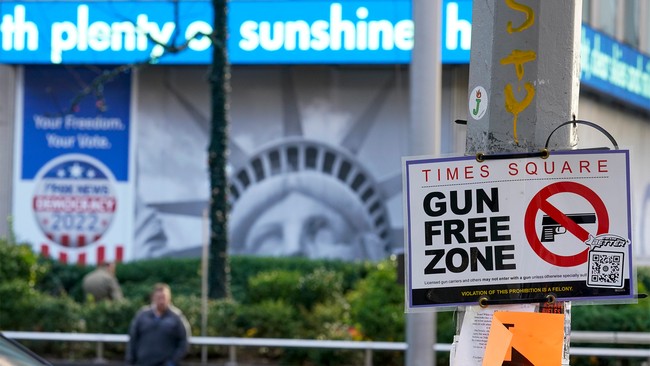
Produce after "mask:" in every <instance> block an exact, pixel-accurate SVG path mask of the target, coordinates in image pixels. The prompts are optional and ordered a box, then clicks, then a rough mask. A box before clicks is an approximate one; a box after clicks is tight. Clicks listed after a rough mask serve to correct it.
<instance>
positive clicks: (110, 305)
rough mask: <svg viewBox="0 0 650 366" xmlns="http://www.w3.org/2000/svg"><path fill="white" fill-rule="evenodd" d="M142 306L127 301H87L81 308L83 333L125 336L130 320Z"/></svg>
mask: <svg viewBox="0 0 650 366" xmlns="http://www.w3.org/2000/svg"><path fill="white" fill-rule="evenodd" d="M141 306H142V305H141V304H139V303H136V302H135V301H130V300H128V299H126V300H121V301H98V302H94V301H87V302H86V303H84V304H83V306H82V312H81V313H82V317H83V319H84V326H85V329H84V330H85V331H86V332H88V333H108V334H126V333H128V332H129V324H130V323H131V319H132V318H133V316H134V315H135V314H136V312H137V311H138V310H139V309H140V307H141Z"/></svg>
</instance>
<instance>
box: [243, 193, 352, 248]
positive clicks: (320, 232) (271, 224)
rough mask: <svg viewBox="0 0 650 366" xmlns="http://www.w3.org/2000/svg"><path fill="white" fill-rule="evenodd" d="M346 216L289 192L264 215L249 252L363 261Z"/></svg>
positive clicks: (256, 223) (254, 230)
mask: <svg viewBox="0 0 650 366" xmlns="http://www.w3.org/2000/svg"><path fill="white" fill-rule="evenodd" d="M355 237H356V236H355V233H354V230H353V228H352V226H351V225H350V224H349V223H348V222H347V221H346V220H345V218H344V216H343V215H342V214H341V213H339V212H337V211H336V210H334V209H333V208H331V207H329V206H327V205H326V204H324V203H322V202H319V201H318V200H316V199H314V198H311V197H309V196H307V195H304V194H301V193H299V192H292V193H289V194H288V195H287V196H286V197H284V198H283V199H282V200H281V201H279V202H278V203H277V204H276V205H273V206H271V207H270V208H269V209H268V210H266V211H264V212H261V213H260V214H259V216H258V217H257V219H256V220H255V221H254V222H253V223H252V224H251V226H250V230H249V231H248V235H247V236H246V242H245V247H246V252H248V253H251V254H257V255H269V256H304V257H308V258H332V259H346V260H350V259H357V258H358V259H362V258H361V257H362V255H363V251H362V249H361V248H360V247H359V245H360V244H359V243H356V242H357V240H355V239H354V238H355Z"/></svg>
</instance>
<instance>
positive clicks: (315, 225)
mask: <svg viewBox="0 0 650 366" xmlns="http://www.w3.org/2000/svg"><path fill="white" fill-rule="evenodd" d="M44 6H48V8H47V9H56V10H54V11H53V10H48V11H45V10H43V9H44V8H43V7H44ZM49 6H52V7H51V8H50V7H49ZM175 6H176V8H175ZM210 6H211V3H210V2H209V1H207V0H206V1H181V2H137V1H133V2H117V3H116V2H102V1H93V2H76V1H69V2H62V3H57V4H56V5H55V6H53V5H52V4H51V3H47V2H29V3H25V2H4V3H3V5H2V7H1V8H0V12H2V17H1V18H0V19H2V24H1V25H0V30H1V31H2V47H3V50H2V52H1V53H0V63H2V64H3V65H2V66H0V85H2V86H1V87H0V132H1V133H0V167H2V171H4V172H5V174H4V175H3V176H2V177H0V204H1V205H0V215H1V216H2V217H9V218H11V220H10V221H11V222H10V223H9V222H5V221H4V220H3V222H1V223H0V235H6V234H7V233H9V230H10V224H11V226H12V227H13V230H14V232H15V234H16V236H17V238H18V240H21V241H26V242H30V243H31V244H32V245H33V246H34V247H35V248H36V249H37V250H38V251H41V252H47V253H48V254H49V255H52V256H55V257H58V258H60V259H62V260H66V261H69V262H84V263H86V262H89V263H92V262H95V261H99V260H101V259H103V258H111V259H113V258H115V259H121V260H137V259H143V258H152V257H159V256H179V255H196V256H198V255H199V254H200V248H201V245H202V240H203V239H202V238H203V234H202V230H204V229H203V227H204V222H203V220H204V219H203V215H204V212H205V209H206V207H207V204H208V199H209V190H210V187H209V180H208V167H207V146H208V143H209V132H210V103H211V101H210V89H209V88H210V85H209V80H208V70H209V63H210V58H211V51H210V49H211V48H210V47H211V43H210V41H209V39H207V37H204V36H203V34H208V33H210V32H211V30H212V27H211V14H212V10H211V8H210ZM229 7H230V8H229V24H228V27H229V41H228V45H227V47H228V54H229V58H230V62H231V64H232V66H231V77H232V78H231V86H232V91H231V94H230V96H229V116H230V128H229V135H230V146H229V149H230V155H229V165H228V173H229V178H230V184H231V187H230V200H231V207H232V210H231V212H230V219H229V224H230V227H229V232H230V251H231V253H233V254H259V255H276V256H293V255H296V256H307V257H312V258H343V259H379V258H383V257H386V256H387V255H389V254H391V253H395V252H399V251H401V250H402V248H403V236H404V234H403V219H402V214H403V208H402V200H403V198H402V178H401V159H402V157H403V156H405V155H407V153H408V151H409V149H408V144H409V137H410V136H411V134H414V133H417V131H410V130H409V129H408V126H409V123H408V121H409V118H410V116H409V106H410V104H409V62H410V50H411V49H412V47H413V41H414V40H413V27H414V24H413V21H412V20H411V4H410V1H409V0H385V1H379V0H365V1H363V0H357V1H346V2H337V1H331V0H317V1H291V2H286V1H265V2H250V1H237V0H231V1H230V2H229ZM442 11H443V13H442V20H443V24H442V27H443V29H442V34H441V37H442V38H441V39H442V42H441V43H442V46H443V50H442V61H443V82H442V111H441V112H442V121H443V129H442V135H443V136H442V139H441V144H442V145H443V146H442V149H441V151H445V152H446V153H447V154H450V155H462V154H463V153H464V151H465V127H464V126H463V125H460V124H456V123H454V121H455V120H463V119H466V118H467V114H468V110H467V98H468V90H467V87H468V74H469V49H470V43H471V42H470V41H471V25H472V14H471V13H472V3H471V1H469V0H457V1H452V0H445V1H443V9H442ZM175 14H178V16H176V15H175ZM603 14H610V15H609V16H602V15H603ZM611 14H616V15H617V16H615V17H612V16H611ZM632 19H633V20H632ZM648 19H650V9H649V6H648V5H647V4H646V3H645V2H643V1H638V0H637V1H632V0H626V1H604V0H602V1H597V0H592V1H587V0H584V11H583V20H584V23H583V27H582V39H581V45H582V46H581V47H582V49H581V96H580V102H579V116H578V118H579V119H583V120H589V121H592V122H595V123H597V124H599V125H600V126H602V127H603V128H605V129H606V130H607V131H609V132H610V133H611V134H612V135H613V136H614V137H615V138H616V140H617V142H618V144H619V146H620V147H621V148H626V149H630V151H631V154H630V155H631V185H632V192H631V201H632V211H633V212H632V216H633V222H632V224H633V230H634V233H633V237H634V240H633V243H634V244H633V247H634V252H635V254H636V255H637V257H638V258H640V259H641V260H643V259H646V258H650V229H646V228H647V227H650V172H649V171H648V170H647V169H646V165H647V164H645V162H644V158H645V157H647V156H650V146H648V144H647V143H646V141H648V140H649V139H650V57H649V56H648V53H649V52H650V40H649V38H650V30H649V29H648V28H647V25H646V23H647V20H648ZM152 39H153V40H155V41H156V42H158V43H155V42H152V41H151V40H152ZM161 45H173V46H176V47H177V48H182V49H183V51H181V52H177V53H173V52H170V48H169V47H168V48H165V47H162V46H161ZM578 138H579V139H580V144H579V147H594V146H607V147H611V143H610V142H609V140H607V139H606V138H604V137H603V136H602V135H601V134H600V133H599V132H598V131H595V130H594V131H592V130H589V129H588V128H583V127H580V128H579V129H578Z"/></svg>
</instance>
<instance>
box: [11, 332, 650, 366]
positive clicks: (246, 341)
mask: <svg viewBox="0 0 650 366" xmlns="http://www.w3.org/2000/svg"><path fill="white" fill-rule="evenodd" d="M2 333H3V334H4V335H5V336H6V337H8V338H12V339H15V340H32V341H60V342H90V343H96V345H97V347H96V360H98V361H101V360H104V346H103V345H104V343H126V342H128V340H129V336H128V335H126V334H98V333H51V332H16V331H3V332H2ZM190 343H191V344H192V345H193V346H202V347H206V346H226V347H228V350H229V351H228V363H227V365H229V366H236V365H237V348H240V347H271V348H329V349H345V350H364V351H365V358H364V365H366V366H371V365H372V355H373V351H406V349H407V344H406V343H405V342H367V341H334V340H311V339H279V338H231V337H192V338H191V339H190ZM571 343H572V344H573V343H596V344H621V345H650V333H634V332H585V331H573V332H571ZM433 347H434V349H435V350H436V351H437V352H449V351H450V349H451V345H450V344H444V343H438V344H435V345H434V346H433ZM570 354H571V355H574V356H599V357H623V358H642V359H647V360H648V365H650V349H648V348H647V347H644V348H642V349H628V348H600V347H571V351H570ZM202 362H203V363H207V359H206V358H204V359H202Z"/></svg>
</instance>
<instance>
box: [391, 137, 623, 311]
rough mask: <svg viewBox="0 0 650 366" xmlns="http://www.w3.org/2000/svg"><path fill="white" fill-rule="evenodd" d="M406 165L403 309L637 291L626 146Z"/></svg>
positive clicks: (414, 160) (408, 161)
mask: <svg viewBox="0 0 650 366" xmlns="http://www.w3.org/2000/svg"><path fill="white" fill-rule="evenodd" d="M402 165H403V183H404V217H405V221H406V222H405V225H404V227H405V258H406V266H405V268H406V272H407V273H406V277H407V283H406V285H407V286H406V287H407V288H406V302H407V304H406V307H407V311H418V310H422V309H427V308H431V307H438V306H457V305H470V304H477V303H478V302H479V300H481V298H485V299H488V300H502V301H504V302H507V301H509V300H515V301H516V300H521V299H537V298H539V299H540V301H543V299H545V298H546V297H547V296H549V295H550V296H553V297H555V298H556V299H558V300H565V301H566V300H592V301H593V300H601V299H602V300H609V301H611V300H616V299H630V298H633V297H634V293H633V289H634V283H633V280H634V276H633V275H632V269H633V265H632V242H631V240H632V228H631V223H630V220H631V213H630V183H629V181H630V171H629V151H628V150H614V151H610V150H586V151H585V150H583V151H580V150H575V151H562V152H553V153H551V155H550V156H549V157H548V158H546V159H543V158H538V157H534V158H516V159H511V158H506V159H494V160H485V161H482V162H479V161H477V160H476V159H475V157H473V156H465V157H453V158H432V157H407V158H404V159H403V164H402Z"/></svg>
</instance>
